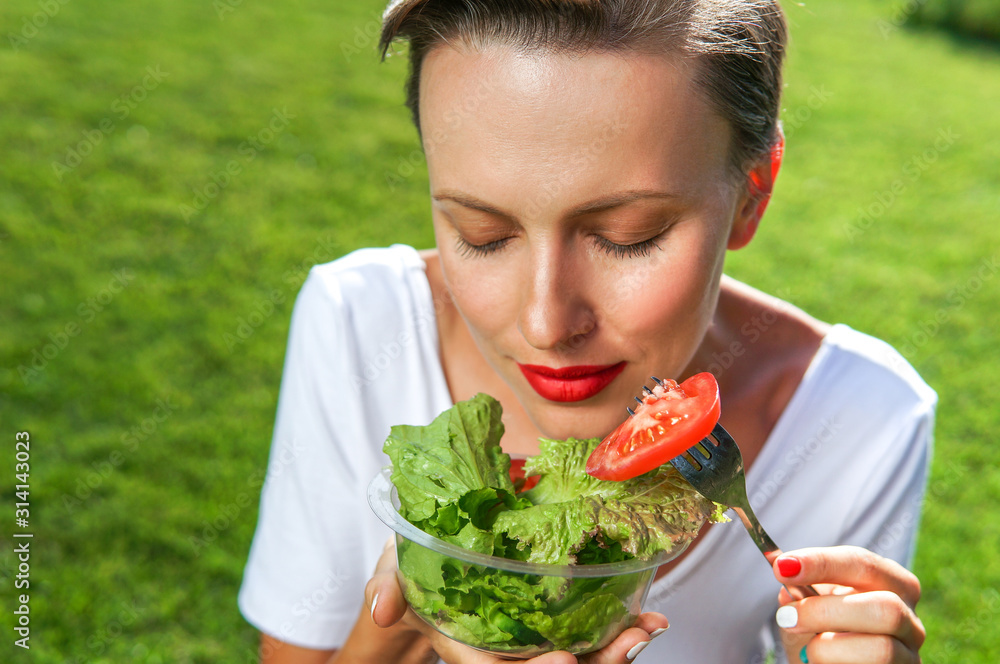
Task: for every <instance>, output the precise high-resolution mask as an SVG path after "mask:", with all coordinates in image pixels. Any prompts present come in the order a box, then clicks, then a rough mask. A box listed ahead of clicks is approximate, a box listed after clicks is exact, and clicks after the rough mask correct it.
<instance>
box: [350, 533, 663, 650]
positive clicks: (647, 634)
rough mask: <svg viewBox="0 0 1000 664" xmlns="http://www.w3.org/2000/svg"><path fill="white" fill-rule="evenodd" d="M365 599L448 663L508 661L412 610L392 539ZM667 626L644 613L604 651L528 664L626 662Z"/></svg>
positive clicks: (376, 614) (373, 611)
mask: <svg viewBox="0 0 1000 664" xmlns="http://www.w3.org/2000/svg"><path fill="white" fill-rule="evenodd" d="M365 602H366V605H367V607H368V609H369V611H370V615H371V617H372V620H373V621H374V622H375V624H376V625H378V626H379V627H390V626H392V625H395V624H397V623H399V622H400V621H402V623H403V624H405V625H406V626H407V627H409V628H411V629H413V630H417V631H419V632H421V633H423V634H424V635H425V636H426V637H427V638H428V639H430V642H431V645H432V646H433V648H434V650H435V652H437V654H438V656H439V657H440V658H441V659H443V660H444V661H445V662H447V663H448V664H504V663H505V662H506V661H507V660H502V659H498V658H496V657H493V656H491V655H488V654H486V653H482V652H479V651H478V650H473V649H472V648H469V647H468V646H465V645H463V644H461V643H458V642H457V641H453V640H451V639H449V638H447V637H445V636H444V635H442V634H440V633H439V632H437V631H436V630H434V629H432V628H431V627H430V626H428V625H427V624H426V623H425V622H424V621H423V620H421V619H420V618H419V617H418V616H416V615H415V614H414V613H413V611H411V610H409V608H408V607H407V604H406V600H405V599H404V598H403V592H402V590H401V589H400V587H399V582H398V581H397V580H396V550H395V546H394V545H393V543H392V541H391V540H390V542H389V543H388V544H387V545H386V548H385V551H383V553H382V557H381V558H379V561H378V565H377V566H376V568H375V575H374V576H372V578H371V579H370V580H369V581H368V585H367V586H366V587H365ZM667 626H668V625H667V619H666V618H665V617H663V616H662V615H661V614H659V613H643V614H642V615H640V616H639V618H638V619H637V620H636V623H635V625H634V626H633V627H630V628H629V629H627V630H625V631H624V632H622V633H621V634H619V635H618V638H616V639H615V640H614V641H613V642H612V643H611V644H610V645H608V646H607V647H605V648H603V649H602V650H599V651H597V652H593V653H590V654H588V655H582V656H580V657H579V658H578V657H574V656H573V655H571V654H569V653H568V652H566V651H558V652H550V653H546V654H544V655H542V656H540V657H535V658H533V659H530V660H526V661H525V664H576V663H577V662H579V663H580V664H627V663H628V662H631V661H632V660H634V659H635V658H636V657H637V656H638V655H639V652H641V651H642V649H643V648H645V647H646V646H647V645H649V642H650V641H651V640H652V639H653V638H654V637H656V636H658V635H659V634H661V633H662V632H663V631H664V630H666V628H667Z"/></svg>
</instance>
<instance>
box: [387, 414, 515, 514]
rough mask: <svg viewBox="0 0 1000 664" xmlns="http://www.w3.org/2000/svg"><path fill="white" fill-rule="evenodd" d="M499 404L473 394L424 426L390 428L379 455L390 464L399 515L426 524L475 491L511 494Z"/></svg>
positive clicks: (507, 457) (507, 458)
mask: <svg viewBox="0 0 1000 664" xmlns="http://www.w3.org/2000/svg"><path fill="white" fill-rule="evenodd" d="M500 415H501V408H500V403H499V402H498V401H497V400H496V399H494V398H492V397H490V396H488V395H486V394H477V395H476V396H475V397H473V398H472V399H469V400H468V401H462V402H459V403H457V404H455V406H454V407H452V408H449V409H448V410H446V411H444V412H443V413H441V414H440V415H439V416H438V417H436V418H435V419H434V421H433V422H431V423H430V424H429V425H427V426H408V425H402V426H394V427H392V429H391V432H390V433H389V437H388V439H386V441H385V445H384V446H383V447H382V449H383V451H384V452H385V453H386V454H388V455H389V458H390V459H392V483H393V484H395V485H396V491H397V492H398V494H399V502H400V505H401V506H400V514H402V515H403V516H404V517H406V518H407V519H409V520H410V521H414V522H415V521H423V520H425V519H429V518H430V517H431V516H432V515H433V514H434V512H436V511H437V509H438V507H441V506H445V505H448V504H450V503H455V502H457V501H458V499H459V498H461V497H462V496H463V495H465V494H466V493H468V492H469V491H472V490H475V489H482V488H484V487H493V488H495V489H502V490H504V491H507V492H508V493H510V494H513V493H514V485H513V483H512V482H511V480H510V457H509V456H507V454H505V453H504V452H503V450H501V449H500V436H502V435H503V424H502V423H501V421H500Z"/></svg>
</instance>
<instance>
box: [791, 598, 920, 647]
mask: <svg viewBox="0 0 1000 664" xmlns="http://www.w3.org/2000/svg"><path fill="white" fill-rule="evenodd" d="M776 620H777V623H778V626H779V627H781V628H782V629H785V630H786V631H788V632H791V633H794V634H815V633H819V632H857V633H863V634H884V635H888V636H892V637H895V638H896V639H898V640H899V641H900V642H901V643H902V644H903V645H905V646H906V647H908V648H910V649H912V650H919V649H920V646H922V645H923V643H924V638H925V637H926V633H925V632H924V626H923V623H921V621H920V619H919V618H918V617H917V616H916V614H915V613H913V609H911V608H910V607H909V606H907V605H906V603H904V602H903V600H902V599H900V597H899V595H896V594H895V593H891V592H889V591H888V590H877V591H873V592H869V593H859V594H855V595H846V596H837V595H824V596H820V597H807V598H806V599H803V600H801V601H799V602H793V603H791V604H787V605H785V606H783V607H781V608H780V609H778V613H777V616H776Z"/></svg>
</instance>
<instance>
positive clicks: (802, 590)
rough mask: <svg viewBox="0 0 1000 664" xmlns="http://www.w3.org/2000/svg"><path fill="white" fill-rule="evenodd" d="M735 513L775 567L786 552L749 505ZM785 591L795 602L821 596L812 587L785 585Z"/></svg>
mask: <svg viewBox="0 0 1000 664" xmlns="http://www.w3.org/2000/svg"><path fill="white" fill-rule="evenodd" d="M733 511H734V512H736V514H737V516H739V517H740V521H742V522H743V525H744V526H745V527H746V529H747V532H748V533H750V538H751V539H752V540H753V541H754V543H755V544H756V545H757V548H758V549H760V552H761V553H763V554H764V558H766V559H767V562H768V563H770V564H771V566H772V567H773V566H774V561H775V559H776V558H777V557H778V556H780V555H781V554H782V553H784V552H783V551H782V550H781V548H780V547H779V546H778V545H777V544H775V543H774V540H773V539H771V537H770V536H769V535H768V534H767V533H766V532H765V531H764V527H763V526H761V525H760V521H758V520H757V517H756V515H754V513H753V510H752V509H750V506H749V505H747V506H746V508H743V507H735V506H734V507H733ZM785 591H786V592H787V593H788V594H789V595H790V596H791V598H792V599H793V600H796V601H798V600H800V599H805V598H806V597H815V596H816V595H819V592H818V591H817V590H816V589H815V588H813V587H812V586H794V585H788V584H785Z"/></svg>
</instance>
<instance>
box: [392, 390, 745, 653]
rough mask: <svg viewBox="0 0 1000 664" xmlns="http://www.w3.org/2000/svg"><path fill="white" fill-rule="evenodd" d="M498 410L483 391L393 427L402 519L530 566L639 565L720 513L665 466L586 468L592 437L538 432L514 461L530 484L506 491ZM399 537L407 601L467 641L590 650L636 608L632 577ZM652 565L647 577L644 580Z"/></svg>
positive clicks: (494, 646) (499, 648)
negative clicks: (615, 474) (416, 422)
mask: <svg viewBox="0 0 1000 664" xmlns="http://www.w3.org/2000/svg"><path fill="white" fill-rule="evenodd" d="M500 418H501V407H500V404H499V403H498V402H497V401H496V400H495V399H493V398H492V397H490V396H488V395H485V394H479V395H477V396H475V397H474V398H472V399H470V400H468V401H464V402H460V403H457V404H456V405H455V406H454V407H452V408H450V409H449V410H447V411H445V412H444V413H442V414H441V415H440V416H438V417H437V418H436V419H435V420H434V421H433V422H432V423H431V424H429V425H427V426H422V427H421V426H396V427H393V428H392V431H391V433H390V435H389V437H388V439H387V440H386V442H385V445H384V448H383V449H384V450H385V452H386V454H388V455H389V457H390V459H391V460H392V474H391V481H392V484H393V485H395V487H396V492H397V495H398V501H399V508H398V511H399V514H400V515H401V516H402V517H404V518H405V519H406V520H408V521H409V522H410V523H412V524H413V525H414V526H416V527H417V528H419V529H420V530H422V531H424V532H425V533H427V534H429V535H432V536H433V537H435V538H438V539H439V540H442V541H444V542H447V543H450V544H454V545H457V546H459V547H461V548H462V549H465V550H467V551H472V552H476V553H480V554H486V555H490V556H496V557H499V558H506V559H510V560H517V561H526V562H528V563H536V564H539V565H593V564H600V563H614V562H619V561H627V560H633V559H642V560H648V559H651V558H654V557H656V556H657V555H658V554H663V553H664V552H679V551H680V550H682V549H683V548H684V546H686V544H687V543H688V542H690V540H692V539H693V538H694V537H695V535H696V534H697V532H698V530H699V528H700V527H701V525H702V524H703V523H704V522H705V521H706V520H710V521H724V520H726V519H725V517H724V516H723V515H722V513H723V511H724V509H725V508H724V507H723V506H721V505H718V504H715V503H712V502H710V501H708V500H706V499H705V498H703V497H701V496H700V495H699V494H698V493H697V492H696V491H695V490H694V489H693V488H692V487H691V486H690V485H689V484H688V483H687V482H686V481H685V480H684V479H683V478H682V477H681V476H680V475H679V474H678V473H677V471H675V470H674V469H673V467H672V466H670V465H669V464H665V465H662V466H658V467H656V468H654V469H652V470H649V471H648V472H645V473H643V474H640V475H638V476H636V477H633V478H632V479H628V480H625V481H606V480H601V479H597V478H595V477H592V476H591V475H588V474H587V472H586V467H587V461H588V458H590V456H591V454H592V452H593V451H594V450H595V449H596V448H597V447H598V445H599V444H600V443H601V441H600V439H596V438H595V439H590V440H577V439H572V438H571V439H568V440H562V441H559V440H549V439H541V440H540V451H539V454H538V455H537V456H534V457H531V458H529V459H527V460H526V461H525V463H524V467H523V472H524V475H525V476H527V477H530V478H532V481H530V482H527V483H525V482H523V481H518V483H517V485H515V481H514V480H513V479H512V477H511V460H510V457H509V456H508V455H507V454H506V453H504V452H503V451H502V449H501V447H500V439H501V436H502V435H503V425H502V423H501V419H500ZM534 476H537V483H535V482H534V479H533V478H534ZM516 486H517V487H518V488H521V487H527V486H531V488H530V489H527V490H523V489H522V490H518V488H515V487H516ZM397 541H398V544H397V559H398V564H399V574H400V580H401V584H402V586H403V591H404V595H405V596H406V599H407V601H408V602H409V604H410V606H411V608H412V609H413V610H414V611H415V612H416V613H417V614H418V615H420V616H421V617H423V618H424V619H425V620H427V621H428V622H429V623H431V624H432V625H434V626H435V627H437V628H438V629H440V630H441V631H443V632H444V633H446V634H447V635H448V636H450V637H451V638H455V639H457V640H459V641H463V642H465V643H467V644H470V645H473V646H474V647H479V648H482V649H487V650H491V651H496V652H512V653H520V652H525V650H524V649H525V648H529V649H530V648H542V649H541V650H537V651H536V652H544V651H547V650H571V651H574V652H586V651H588V650H593V649H597V648H599V647H603V645H605V643H604V641H606V640H610V639H608V638H607V635H608V631H609V630H608V627H609V626H619V627H620V628H619V629H618V630H617V631H616V632H614V633H613V634H611V638H613V637H614V636H615V635H616V634H617V633H618V632H620V631H621V630H622V629H625V628H626V627H628V626H629V625H630V624H631V622H632V621H634V619H635V617H636V615H637V614H638V611H639V607H638V606H637V605H636V604H637V602H636V601H633V599H632V598H633V597H634V595H635V593H636V583H637V579H636V578H634V577H636V576H637V575H634V574H633V575H619V576H608V577H584V578H567V577H565V576H547V575H544V574H520V573H515V572H511V571H508V570H503V569H495V568H493V567H490V566H486V565H477V564H468V563H465V562H463V561H461V560H458V559H457V558H455V557H450V556H444V555H442V554H440V553H439V552H435V551H432V550H431V549H428V548H425V547H424V546H421V545H418V544H416V543H414V542H412V541H410V540H407V539H405V538H399V539H398V540H397ZM653 571H654V570H649V574H647V575H645V576H644V581H643V582H644V583H646V588H648V583H649V580H650V579H651V575H652V572H653ZM642 594H643V596H644V595H645V588H644V589H642ZM638 603H641V599H639V600H638Z"/></svg>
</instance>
